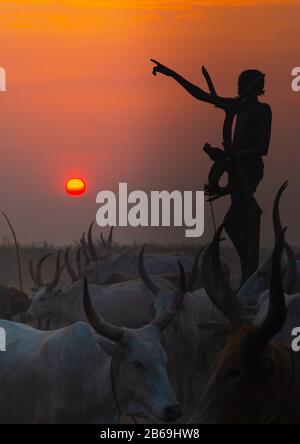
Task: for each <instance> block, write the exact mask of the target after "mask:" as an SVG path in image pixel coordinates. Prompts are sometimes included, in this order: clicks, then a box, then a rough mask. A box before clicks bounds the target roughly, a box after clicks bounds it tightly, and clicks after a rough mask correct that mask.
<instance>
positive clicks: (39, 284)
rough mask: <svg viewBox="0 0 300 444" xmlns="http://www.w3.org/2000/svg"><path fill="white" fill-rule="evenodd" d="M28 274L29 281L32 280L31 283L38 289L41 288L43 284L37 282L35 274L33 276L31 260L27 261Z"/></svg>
mask: <svg viewBox="0 0 300 444" xmlns="http://www.w3.org/2000/svg"><path fill="white" fill-rule="evenodd" d="M29 274H30V277H31V279H32V282H33V283H34V284H35V285H36V286H37V287H38V288H41V287H43V282H41V281H39V280H38V278H37V276H36V274H35V272H34V269H33V262H32V259H30V261H29Z"/></svg>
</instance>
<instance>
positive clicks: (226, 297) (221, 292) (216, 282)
mask: <svg viewBox="0 0 300 444" xmlns="http://www.w3.org/2000/svg"><path fill="white" fill-rule="evenodd" d="M222 231H223V225H222V226H221V227H220V228H219V229H218V230H217V233H216V235H215V237H214V239H213V241H212V243H211V245H210V246H209V247H208V248H207V249H206V251H205V253H204V257H203V262H202V279H203V284H204V288H205V290H206V292H207V294H208V296H209V298H210V299H211V301H212V302H213V304H214V305H215V306H216V307H217V308H218V310H220V311H221V312H222V313H223V314H224V315H225V316H226V317H227V318H228V319H229V320H230V321H231V322H232V323H233V324H235V323H237V322H240V321H246V320H248V318H249V316H248V315H247V312H246V309H245V307H244V306H243V304H242V303H241V302H240V301H239V299H238V298H237V296H236V294H235V293H234V291H233V290H232V289H231V287H230V284H229V283H228V282H227V280H226V278H225V276H224V271H223V267H222V264H221V260H220V242H221V233H222Z"/></svg>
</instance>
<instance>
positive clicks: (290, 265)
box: [284, 242, 297, 294]
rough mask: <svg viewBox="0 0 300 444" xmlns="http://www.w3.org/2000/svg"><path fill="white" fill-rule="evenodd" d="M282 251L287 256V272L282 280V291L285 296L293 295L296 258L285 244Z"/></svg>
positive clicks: (295, 277) (295, 279)
mask: <svg viewBox="0 0 300 444" xmlns="http://www.w3.org/2000/svg"><path fill="white" fill-rule="evenodd" d="M284 249H285V251H286V254H287V259H288V261H287V270H286V275H285V279H284V290H285V292H286V293H287V294H293V293H294V290H295V286H296V282H297V258H296V255H295V253H294V250H293V249H292V247H290V245H289V244H288V243H287V242H285V245H284Z"/></svg>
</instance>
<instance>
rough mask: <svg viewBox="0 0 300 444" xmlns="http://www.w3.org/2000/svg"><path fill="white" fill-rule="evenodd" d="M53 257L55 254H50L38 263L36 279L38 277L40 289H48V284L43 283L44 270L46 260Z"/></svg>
mask: <svg viewBox="0 0 300 444" xmlns="http://www.w3.org/2000/svg"><path fill="white" fill-rule="evenodd" d="M52 255H53V253H48V254H46V255H45V256H43V257H42V259H40V260H39V262H38V266H37V273H36V277H37V282H39V283H40V284H39V287H46V284H45V283H44V282H43V279H42V268H43V263H44V262H45V261H46V259H48V257H51V256H52Z"/></svg>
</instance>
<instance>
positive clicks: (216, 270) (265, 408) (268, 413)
mask: <svg viewBox="0 0 300 444" xmlns="http://www.w3.org/2000/svg"><path fill="white" fill-rule="evenodd" d="M222 229H223V227H221V228H220V229H219V230H218V232H217V234H216V236H215V238H214V240H213V242H212V244H211V245H210V247H209V248H208V250H207V251H206V253H205V258H204V265H205V268H206V270H207V271H208V273H207V274H206V279H205V288H206V290H207V292H208V294H209V296H210V298H211V299H212V301H213V303H214V304H215V305H216V306H217V307H218V308H219V309H220V310H221V311H222V312H223V313H224V315H225V316H226V317H227V319H228V320H229V321H230V326H231V334H230V336H229V339H228V342H227V345H226V347H225V348H224V350H223V351H222V353H221V354H220V355H219V356H218V358H217V359H216V361H215V364H214V366H213V368H212V373H211V378H210V381H209V383H208V387H207V390H206V392H205V394H204V396H203V398H202V400H201V402H200V406H199V408H198V409H197V412H196V413H195V415H194V418H193V419H192V422H204V423H221V424H277V423H278V424H287V423H300V414H299V411H298V408H297V407H296V406H297V404H298V402H299V401H300V384H299V381H298V376H297V375H298V373H299V370H300V360H299V359H298V357H297V355H295V354H294V353H293V352H292V350H291V348H290V347H288V346H285V345H283V344H280V343H277V342H274V341H273V338H274V337H275V335H276V334H277V333H278V332H279V331H280V330H281V329H282V327H283V326H284V323H285V320H286V307H285V298H284V291H283V282H282V269H281V260H282V254H283V250H284V246H285V240H284V231H283V232H282V233H281V234H280V236H277V239H276V245H275V248H274V251H273V256H272V273H271V283H270V294H269V298H270V304H269V310H268V313H267V315H266V317H265V318H264V319H263V320H262V321H261V323H258V324H256V325H254V324H253V322H252V319H251V318H250V317H249V312H248V310H246V309H245V306H244V305H243V304H242V303H241V301H240V300H239V299H238V298H237V296H236V294H235V293H234V292H233V291H232V290H231V288H230V285H229V284H228V282H227V281H226V279H225V277H224V275H223V273H222V268H221V266H220V252H219V244H220V237H221V232H222Z"/></svg>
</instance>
